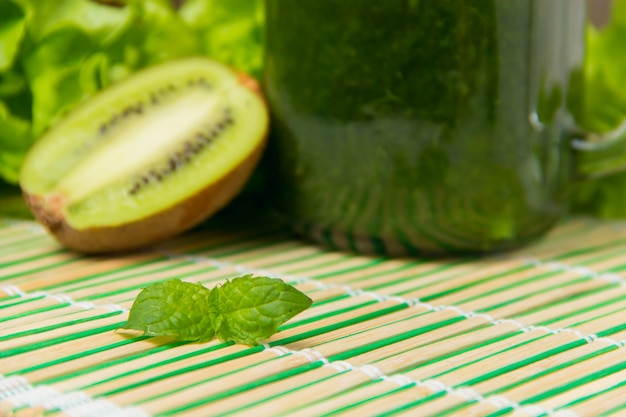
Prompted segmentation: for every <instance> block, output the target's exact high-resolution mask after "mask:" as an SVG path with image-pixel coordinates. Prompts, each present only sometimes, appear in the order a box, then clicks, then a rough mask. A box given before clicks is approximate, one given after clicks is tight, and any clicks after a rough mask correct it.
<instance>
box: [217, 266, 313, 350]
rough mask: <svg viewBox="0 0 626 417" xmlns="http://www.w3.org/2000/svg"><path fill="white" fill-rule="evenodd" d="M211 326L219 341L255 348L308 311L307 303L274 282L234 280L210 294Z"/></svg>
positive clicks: (293, 289)
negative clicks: (279, 328) (288, 321)
mask: <svg viewBox="0 0 626 417" xmlns="http://www.w3.org/2000/svg"><path fill="white" fill-rule="evenodd" d="M211 304H212V305H213V309H212V310H211V311H212V316H211V322H212V323H213V328H214V329H215V332H216V334H217V336H218V337H219V338H220V339H221V340H232V341H234V342H237V343H244V344H247V345H256V344H258V343H259V342H260V341H261V340H264V339H267V338H269V337H270V336H271V335H273V334H274V333H276V332H277V331H278V327H279V326H280V325H281V324H283V323H285V322H286V321H287V320H289V319H291V318H292V317H293V316H295V315H296V314H298V313H301V312H302V311H304V310H306V309H307V308H309V306H310V305H311V299H310V298H309V297H307V296H306V295H304V294H303V293H301V292H300V291H298V290H297V289H295V288H294V287H292V286H290V285H288V284H285V283H284V282H283V281H281V280H279V279H274V278H267V277H258V278H253V277H252V275H246V276H244V277H240V278H235V279H233V280H232V281H228V282H226V283H225V284H224V285H222V286H221V287H216V288H214V289H213V290H212V291H211Z"/></svg>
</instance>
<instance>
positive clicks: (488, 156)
mask: <svg viewBox="0 0 626 417" xmlns="http://www.w3.org/2000/svg"><path fill="white" fill-rule="evenodd" d="M584 25H585V4H584V1H582V0H550V1H545V0H436V1H435V0H430V1H423V0H385V1H376V0H298V1H293V0H266V28H267V29H266V59H265V74H264V86H265V92H266V95H267V99H268V102H269V105H270V108H271V110H272V113H273V133H272V137H271V139H270V147H269V149H268V155H267V156H268V159H267V162H268V163H267V166H268V167H269V169H270V171H271V175H270V179H271V192H272V195H271V202H272V204H273V206H274V207H275V209H276V211H277V212H279V213H280V214H281V216H283V218H285V219H286V220H287V221H288V222H289V223H290V224H291V225H292V226H293V228H294V229H295V230H296V231H298V232H299V233H301V234H303V235H305V236H308V237H310V238H312V239H314V240H316V241H318V242H322V243H324V244H327V245H330V246H331V247H335V248H340V249H349V250H356V251H358V252H376V253H384V254H389V255H402V254H420V253H426V254H441V253H447V254H449V253H454V254H458V253H476V252H490V251H499V250H504V249H510V248H514V247H517V246H519V245H521V244H524V243H526V242H529V241H531V240H533V239H535V238H536V237H538V236H540V235H541V234H542V233H544V232H545V231H546V230H548V229H549V228H550V227H551V226H552V225H554V224H555V222H557V221H558V220H559V219H560V218H561V216H562V214H563V213H564V211H565V209H566V193H567V190H568V184H569V182H570V179H571V178H570V177H571V175H570V170H571V155H570V154H571V152H570V151H569V147H570V144H569V136H570V132H571V130H572V128H573V124H572V121H571V117H570V116H569V114H570V110H571V109H568V101H567V92H568V89H570V88H576V83H578V82H579V81H580V78H581V77H580V69H581V64H582V60H583V56H584V41H583V39H584V35H583V31H584Z"/></svg>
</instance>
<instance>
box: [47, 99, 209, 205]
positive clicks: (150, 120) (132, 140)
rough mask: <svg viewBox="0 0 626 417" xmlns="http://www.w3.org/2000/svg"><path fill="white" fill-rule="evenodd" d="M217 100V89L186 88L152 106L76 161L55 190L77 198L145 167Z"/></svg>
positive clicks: (204, 116) (193, 127)
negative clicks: (94, 150) (110, 138)
mask: <svg viewBox="0 0 626 417" xmlns="http://www.w3.org/2000/svg"><path fill="white" fill-rule="evenodd" d="M219 103H220V95H219V93H216V92H211V91H206V90H194V91H189V92H188V93H186V94H181V95H180V96H179V97H177V98H176V99H173V100H172V101H169V102H167V103H166V104H164V105H162V106H160V107H156V108H155V109H154V110H152V111H151V112H150V114H149V115H148V116H146V117H142V118H139V119H138V120H136V121H133V123H126V124H124V125H123V126H121V127H120V130H119V131H118V132H116V134H115V138H114V140H112V141H109V142H106V143H104V144H103V145H102V147H101V149H98V151H97V152H93V153H91V154H89V155H88V156H87V157H86V158H85V159H83V160H82V161H81V162H80V163H79V164H78V165H76V166H75V167H74V168H73V169H72V170H71V171H70V172H69V173H68V174H67V175H66V176H65V177H64V178H63V179H62V180H61V181H60V182H59V183H58V184H57V187H56V188H57V190H58V191H60V192H61V193H62V194H63V195H64V196H65V198H66V199H67V201H68V202H72V201H79V200H81V199H83V198H85V197H86V196H88V195H89V194H91V193H93V192H95V191H98V190H100V189H101V188H103V187H105V186H107V185H109V184H111V183H114V182H117V181H119V180H120V179H122V178H129V177H131V176H132V175H133V174H136V173H138V172H141V171H142V170H145V169H147V168H148V167H149V166H150V165H151V163H152V164H153V163H154V162H155V161H158V160H159V159H160V158H159V157H160V155H166V154H167V153H168V152H172V151H173V150H174V149H175V148H176V145H177V144H180V143H181V142H182V141H183V140H185V139H187V138H189V137H190V136H192V135H193V133H194V132H195V131H197V130H198V126H200V125H201V124H202V123H206V122H207V121H208V118H209V117H213V118H214V117H215V115H216V114H217V111H216V110H217V108H218V107H219ZM207 115H209V116H207ZM161 159H162V158H161Z"/></svg>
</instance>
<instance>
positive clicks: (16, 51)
mask: <svg viewBox="0 0 626 417" xmlns="http://www.w3.org/2000/svg"><path fill="white" fill-rule="evenodd" d="M588 7H589V21H590V23H591V24H589V25H588V30H587V34H586V36H587V57H586V61H585V65H584V68H582V73H583V74H584V86H585V87H584V88H583V89H582V91H580V92H579V93H577V94H578V95H577V96H576V97H572V98H571V99H572V100H576V101H578V102H581V103H582V105H581V106H580V108H581V109H582V111H581V112H580V114H577V115H575V116H576V121H577V123H578V124H579V125H580V126H581V127H582V128H584V129H588V130H592V131H598V132H607V131H611V130H614V129H616V128H617V127H618V126H620V125H621V124H622V123H623V122H624V120H626V88H624V87H623V86H626V53H624V52H623V50H622V49H621V48H623V47H622V44H623V40H624V39H626V0H588ZM263 22H264V19H263V4H262V0H64V1H62V2H59V1H58V0H0V216H18V217H28V216H29V214H28V212H27V210H26V209H25V207H24V205H23V204H22V200H21V197H20V195H19V189H18V187H17V178H18V171H19V166H20V164H21V161H22V159H23V157H24V154H25V153H26V152H27V150H28V149H29V148H30V146H31V145H32V144H33V143H34V142H35V141H36V140H37V138H38V137H40V136H41V134H42V133H43V132H45V131H46V129H47V128H48V127H49V126H50V125H51V124H53V123H54V122H55V121H56V120H58V119H59V118H60V117H62V116H63V115H64V114H65V113H66V112H67V111H68V110H70V109H72V108H73V107H74V106H75V105H76V104H77V103H79V102H81V101H82V100H84V99H86V98H88V97H90V96H91V95H93V94H94V93H96V92H97V91H99V90H100V89H102V88H105V87H106V86H107V85H110V84H111V83H113V82H115V81H116V80H119V79H121V78H123V77H125V76H126V75H128V74H130V73H132V72H134V71H137V70H139V69H141V68H143V67H146V66H149V65H152V64H154V63H157V62H161V61H165V60H169V59H174V58H177V57H181V56H188V55H198V54H199V55H209V56H212V57H214V58H216V59H218V60H221V61H224V62H226V63H228V64H230V65H232V66H235V67H237V68H239V69H241V70H243V71H245V72H248V73H250V74H251V75H253V76H255V77H257V78H260V76H261V71H262V44H263ZM571 202H572V204H571V206H572V212H574V213H579V214H585V215H592V216H598V217H603V218H626V173H618V174H613V175H610V176H608V177H605V178H602V179H600V180H594V181H588V182H586V183H584V184H581V185H580V186H579V187H577V188H576V189H575V190H573V192H572V198H571Z"/></svg>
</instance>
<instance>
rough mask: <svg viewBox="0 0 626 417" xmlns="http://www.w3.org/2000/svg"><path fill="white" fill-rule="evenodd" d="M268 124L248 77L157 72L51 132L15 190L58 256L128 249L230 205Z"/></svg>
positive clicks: (201, 70) (96, 101) (188, 62)
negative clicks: (61, 248)
mask: <svg viewBox="0 0 626 417" xmlns="http://www.w3.org/2000/svg"><path fill="white" fill-rule="evenodd" d="M268 120H269V117H268V111H267V107H266V105H265V102H264V100H263V97H262V96H261V94H260V92H259V88H258V85H257V84H256V82H255V81H254V80H253V79H251V78H250V77H247V76H245V75H243V74H240V73H238V72H236V71H235V70H233V69H231V68H230V67H227V66H225V65H223V64H221V63H218V62H215V61H213V60H210V59H208V58H188V59H184V60H178V61H173V62H169V63H165V64H160V65H158V66H155V67H151V68H149V69H146V70H143V71H140V72H137V73H136V74H134V75H131V76H129V77H128V78H126V79H125V80H123V81H121V82H119V83H117V84H114V85H112V86H110V87H108V88H107V89H105V90H102V91H101V92H99V93H98V94H96V95H95V96H94V97H92V98H91V99H89V100H87V101H86V102H85V103H84V104H81V105H80V106H79V107H77V108H76V109H74V110H72V111H71V113H70V114H69V115H67V116H66V117H64V118H63V119H62V120H61V121H60V122H59V123H57V124H56V125H55V126H53V127H52V128H51V129H50V130H49V131H48V132H47V133H46V134H45V135H44V136H43V137H42V138H41V139H40V140H39V141H38V142H37V143H36V144H35V145H34V146H33V147H32V148H31V149H30V150H29V152H28V154H27V156H26V158H25V160H24V163H23V165H22V169H21V171H20V179H19V181H20V186H21V188H22V192H23V194H24V197H25V199H26V202H27V203H28V205H29V207H30V208H31V210H32V212H33V214H34V215H35V217H36V218H37V219H38V220H39V221H40V222H41V223H42V224H43V225H44V226H45V227H46V228H47V229H48V230H49V231H50V232H51V233H52V234H53V235H54V236H55V237H56V238H57V239H58V240H59V241H60V242H61V243H62V244H63V245H65V246H66V247H68V248H70V249H74V250H77V251H80V252H85V253H103V252H119V251H128V250H132V249H137V248H140V247H143V246H146V245H149V244H153V243H156V242H159V241H162V240H165V239H167V238H170V237H172V236H174V235H177V234H179V233H181V232H183V231H185V230H188V229H190V228H191V227H193V226H195V225H197V224H198V223H200V222H202V221H203V220H205V219H206V218H207V217H209V216H211V215H212V214H214V213H215V212H216V211H218V210H219V209H221V208H222V207H224V206H225V205H226V204H227V203H228V202H229V201H231V200H232V199H233V198H234V197H235V196H236V195H237V194H238V193H239V191H240V190H241V189H242V188H243V186H244V185H245V183H246V181H247V180H248V178H249V177H250V175H251V174H252V171H253V170H254V167H255V166H256V164H257V163H258V161H259V159H260V156H261V153H262V152H263V149H264V146H265V142H266V137H267V132H268V124H269V121H268Z"/></svg>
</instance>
